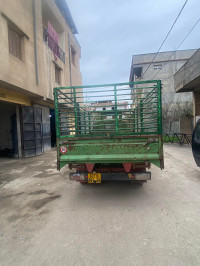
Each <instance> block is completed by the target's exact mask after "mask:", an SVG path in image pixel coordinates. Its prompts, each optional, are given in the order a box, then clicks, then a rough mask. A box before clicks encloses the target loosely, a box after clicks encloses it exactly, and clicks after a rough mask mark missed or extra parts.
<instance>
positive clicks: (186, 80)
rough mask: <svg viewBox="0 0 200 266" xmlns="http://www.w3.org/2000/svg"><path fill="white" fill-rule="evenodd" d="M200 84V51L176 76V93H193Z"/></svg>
mask: <svg viewBox="0 0 200 266" xmlns="http://www.w3.org/2000/svg"><path fill="white" fill-rule="evenodd" d="M199 84H200V49H199V50H197V51H196V53H195V54H194V55H193V56H192V57H191V58H190V60H188V61H187V62H186V63H185V64H184V66H182V68H181V69H179V71H177V73H176V74H175V75H174V86H175V90H176V92H184V91H192V90H193V89H195V87H198V86H199Z"/></svg>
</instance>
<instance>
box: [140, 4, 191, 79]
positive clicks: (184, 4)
mask: <svg viewBox="0 0 200 266" xmlns="http://www.w3.org/2000/svg"><path fill="white" fill-rule="evenodd" d="M187 2H188V0H186V1H185V3H184V5H183V6H182V8H181V10H180V12H179V14H178V16H177V17H176V19H175V21H174V23H173V24H172V26H171V28H170V30H169V31H168V33H167V35H166V36H165V38H164V40H163V42H162V44H161V45H160V47H159V49H158V51H157V53H156V54H155V55H154V57H153V59H152V61H151V63H150V64H149V66H148V67H147V69H146V70H145V72H144V73H143V76H144V74H145V73H146V72H147V70H148V69H149V67H150V66H151V64H152V63H153V61H154V60H155V58H156V56H157V55H158V53H159V52H160V50H161V48H162V47H163V44H164V43H165V41H166V40H167V38H168V36H169V34H170V33H171V31H172V29H173V28H174V26H175V24H176V22H177V20H178V18H179V17H180V15H181V13H182V11H183V9H184V7H185V6H186V4H187Z"/></svg>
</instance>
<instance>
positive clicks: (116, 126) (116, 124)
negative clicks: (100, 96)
mask: <svg viewBox="0 0 200 266" xmlns="http://www.w3.org/2000/svg"><path fill="white" fill-rule="evenodd" d="M114 95H115V132H116V133H118V114H117V88H116V86H114Z"/></svg>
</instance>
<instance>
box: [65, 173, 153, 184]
mask: <svg viewBox="0 0 200 266" xmlns="http://www.w3.org/2000/svg"><path fill="white" fill-rule="evenodd" d="M69 179H70V180H76V181H79V182H81V181H82V182H84V181H85V182H87V181H88V173H70V175H69ZM101 180H102V181H130V180H133V181H134V180H135V181H147V180H151V173H150V172H144V173H101Z"/></svg>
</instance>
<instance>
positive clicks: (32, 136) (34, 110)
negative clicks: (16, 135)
mask: <svg viewBox="0 0 200 266" xmlns="http://www.w3.org/2000/svg"><path fill="white" fill-rule="evenodd" d="M22 132H23V134H22V136H23V137H22V143H23V146H22V147H23V156H24V157H25V158H27V157H33V156H36V155H40V154H43V140H42V109H41V108H38V107H32V106H24V107H22Z"/></svg>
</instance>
